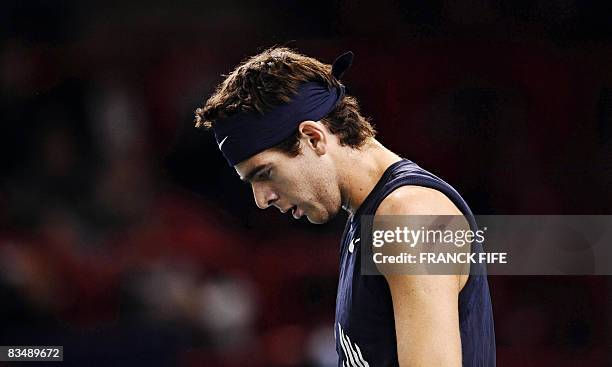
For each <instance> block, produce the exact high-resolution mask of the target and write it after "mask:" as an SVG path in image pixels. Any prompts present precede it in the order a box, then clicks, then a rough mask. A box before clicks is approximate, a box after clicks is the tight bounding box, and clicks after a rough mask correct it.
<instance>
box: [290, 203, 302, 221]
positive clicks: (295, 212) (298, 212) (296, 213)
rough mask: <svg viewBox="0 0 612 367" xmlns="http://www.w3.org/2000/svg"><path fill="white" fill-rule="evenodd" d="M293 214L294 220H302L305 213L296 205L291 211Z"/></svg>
mask: <svg viewBox="0 0 612 367" xmlns="http://www.w3.org/2000/svg"><path fill="white" fill-rule="evenodd" d="M291 214H292V215H293V218H295V219H300V218H301V217H302V215H304V211H303V210H302V209H300V207H298V206H297V205H296V206H294V207H293V208H292V209H291Z"/></svg>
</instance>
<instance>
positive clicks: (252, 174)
mask: <svg viewBox="0 0 612 367" xmlns="http://www.w3.org/2000/svg"><path fill="white" fill-rule="evenodd" d="M271 165H272V163H266V164H260V165H259V166H256V167H255V168H253V169H252V170H251V172H249V173H247V174H246V175H245V176H244V177H240V179H241V180H242V181H244V182H251V181H252V180H253V177H255V176H256V175H257V174H258V173H259V172H261V171H263V170H264V169H266V168H268V167H270V166H271Z"/></svg>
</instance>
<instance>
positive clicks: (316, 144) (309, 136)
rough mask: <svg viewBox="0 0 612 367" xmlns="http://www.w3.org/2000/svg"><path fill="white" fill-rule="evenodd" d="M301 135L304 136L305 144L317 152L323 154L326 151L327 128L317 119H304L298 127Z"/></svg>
mask: <svg viewBox="0 0 612 367" xmlns="http://www.w3.org/2000/svg"><path fill="white" fill-rule="evenodd" d="M298 131H299V132H300V135H301V137H303V138H305V140H306V144H307V145H308V146H309V147H310V148H312V149H313V150H314V151H315V152H316V153H317V154H319V155H323V154H325V153H326V152H327V148H328V147H327V129H326V128H325V126H324V125H323V124H322V123H321V122H319V121H304V122H302V123H301V124H300V126H299V127H298Z"/></svg>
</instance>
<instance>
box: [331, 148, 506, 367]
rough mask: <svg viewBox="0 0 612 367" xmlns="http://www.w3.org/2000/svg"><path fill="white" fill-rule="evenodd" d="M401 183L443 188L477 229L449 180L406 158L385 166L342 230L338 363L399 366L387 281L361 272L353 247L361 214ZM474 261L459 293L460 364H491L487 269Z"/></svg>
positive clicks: (358, 254)
mask: <svg viewBox="0 0 612 367" xmlns="http://www.w3.org/2000/svg"><path fill="white" fill-rule="evenodd" d="M406 185H416V186H424V187H428V188H432V189H435V190H438V191H440V192H442V193H443V194H445V195H446V196H447V197H448V198H449V199H450V200H451V201H452V202H453V203H454V204H455V205H456V206H457V208H459V210H460V211H461V212H462V213H463V215H464V216H465V217H466V219H467V220H468V222H469V224H470V227H471V228H472V230H476V229H477V225H476V221H475V219H474V216H473V214H472V211H471V210H470V208H469V207H468V205H467V204H466V203H465V201H464V200H463V198H461V196H460V195H459V193H457V191H456V190H455V189H453V187H451V186H450V185H449V184H447V183H446V182H444V181H442V180H441V179H440V178H438V177H436V176H435V175H433V174H431V173H429V172H427V171H426V170H424V169H422V168H421V167H419V166H417V165H416V164H415V163H413V162H411V161H409V160H406V159H402V160H400V161H398V162H395V163H394V164H392V165H391V166H389V167H388V168H387V170H386V171H385V173H384V174H383V175H382V177H381V178H380V180H379V181H378V183H377V184H376V186H375V187H374V189H373V190H372V192H370V194H369V195H368V196H367V198H366V199H365V201H364V202H363V203H362V204H361V206H360V207H359V208H358V209H357V211H356V213H355V214H354V215H353V216H352V217H350V218H349V219H348V221H347V224H346V227H345V229H344V234H343V236H342V242H341V247H340V251H341V252H340V280H339V283H338V294H337V297H336V321H335V325H334V329H335V332H334V335H335V338H336V351H337V352H338V356H339V362H338V366H339V367H387V366H399V363H398V357H397V342H396V338H395V319H394V315H393V303H392V300H391V292H390V290H389V286H388V284H387V281H386V279H385V278H384V276H383V275H361V274H360V273H361V258H360V257H361V251H359V250H358V248H359V241H360V236H361V223H360V222H361V221H360V219H361V216H363V215H374V214H375V213H376V209H377V208H378V206H379V205H380V203H381V202H382V201H383V200H384V199H385V198H386V197H387V196H388V195H389V194H390V193H391V192H393V191H394V190H395V189H397V188H399V187H401V186H406ZM481 250H482V249H480V250H477V251H481ZM473 251H474V250H473ZM475 266H479V265H478V264H476V265H474V264H472V266H471V267H470V268H471V270H470V276H469V277H468V280H467V282H466V284H465V286H464V287H463V289H462V290H461V292H460V293H459V329H460V335H461V352H462V360H463V366H470V367H471V366H486V367H489V366H495V334H494V330H493V312H492V309H491V296H490V294H489V285H488V282H487V277H486V271H485V270H483V269H476V268H475ZM483 266H484V265H483ZM472 272H474V273H477V274H478V275H477V274H472ZM483 274H485V275H483Z"/></svg>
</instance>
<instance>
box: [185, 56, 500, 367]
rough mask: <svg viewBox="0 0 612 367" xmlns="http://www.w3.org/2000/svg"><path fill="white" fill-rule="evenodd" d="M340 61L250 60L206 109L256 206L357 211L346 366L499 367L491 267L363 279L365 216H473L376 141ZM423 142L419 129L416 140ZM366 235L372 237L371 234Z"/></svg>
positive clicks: (342, 297) (343, 322)
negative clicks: (344, 81) (480, 270)
mask: <svg viewBox="0 0 612 367" xmlns="http://www.w3.org/2000/svg"><path fill="white" fill-rule="evenodd" d="M352 60H353V54H352V53H350V52H348V53H345V54H343V55H341V56H340V57H338V58H337V59H336V61H335V62H334V64H333V65H328V64H324V63H322V62H320V61H318V60H316V59H314V58H311V57H307V56H304V55H302V54H299V53H297V52H295V51H293V50H290V49H287V48H281V47H275V48H271V49H268V50H266V51H264V52H262V53H260V54H258V55H256V56H253V57H250V58H248V59H247V60H246V61H244V62H243V63H242V64H240V65H239V66H238V67H236V68H235V69H234V70H233V71H232V72H231V73H230V74H229V75H228V76H227V77H226V78H225V80H224V81H223V82H222V83H221V84H220V85H219V86H218V88H217V89H216V91H215V92H214V94H213V95H212V96H211V97H210V98H209V99H208V100H207V101H206V102H205V104H204V105H203V106H202V107H201V108H198V109H196V111H195V112H196V126H197V127H203V128H208V129H212V130H213V132H214V135H215V138H216V142H217V145H218V147H219V149H220V150H221V152H222V153H223V155H224V157H225V158H226V159H227V162H228V163H229V165H230V166H232V167H233V168H234V169H235V170H236V172H237V173H238V175H239V176H240V178H241V179H242V180H244V181H246V182H249V183H250V184H251V186H252V189H253V195H254V197H255V202H256V203H257V206H258V207H260V208H261V209H265V208H268V207H270V206H274V207H276V208H278V209H279V210H280V211H281V212H282V213H286V212H291V214H292V215H293V217H294V218H296V219H299V218H301V217H303V216H305V217H306V218H308V220H309V221H310V222H312V223H325V222H327V221H329V220H330V219H332V218H333V217H334V216H335V215H337V214H338V213H339V212H340V210H341V209H344V210H346V211H347V212H348V213H349V218H348V221H347V224H346V228H345V230H344V235H343V237H342V242H341V263H340V279H339V284H338V293H337V299H336V320H335V325H334V327H335V338H336V350H337V352H338V355H339V362H338V366H343V367H347V366H350V367H356V366H359V367H366V366H370V367H382V366H402V367H408V366H446V367H450V366H460V365H463V366H494V365H495V336H494V329H493V315H492V309H491V299H490V295H489V286H488V283H487V278H486V275H482V273H479V274H472V273H468V274H463V275H461V274H457V275H401V274H395V275H393V274H380V275H364V274H362V273H361V267H360V256H361V255H360V253H361V252H360V251H357V248H358V247H359V245H360V236H361V221H360V219H361V218H362V216H365V215H460V216H464V217H465V218H466V220H467V222H469V225H470V226H471V227H474V226H475V221H474V218H473V214H472V212H471V210H470V208H469V207H468V205H467V204H466V202H465V201H464V200H463V199H462V198H461V196H460V195H459V194H458V193H457V191H456V190H455V189H453V188H452V187H451V186H450V185H449V184H447V183H446V182H444V181H443V180H441V179H440V178H438V177H436V176H435V175H433V174H431V173H429V172H428V171H426V170H424V169H422V168H421V167H419V166H418V165H416V164H415V163H413V162H411V161H409V160H407V159H403V158H401V157H400V156H398V155H397V154H395V153H393V152H392V151H390V150H389V149H387V148H385V147H384V146H383V145H382V144H380V143H379V142H378V141H377V140H376V139H375V130H374V128H373V127H372V125H371V124H370V122H369V121H368V119H366V118H364V117H363V116H362V114H361V113H360V110H359V106H358V103H357V100H356V99H355V98H354V97H352V96H348V95H346V94H345V87H344V85H343V84H342V83H341V82H340V79H341V77H342V75H343V74H344V72H345V71H346V70H347V69H348V68H349V67H350V66H351V64H352ZM415 139H418V137H415ZM364 243H365V241H364Z"/></svg>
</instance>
